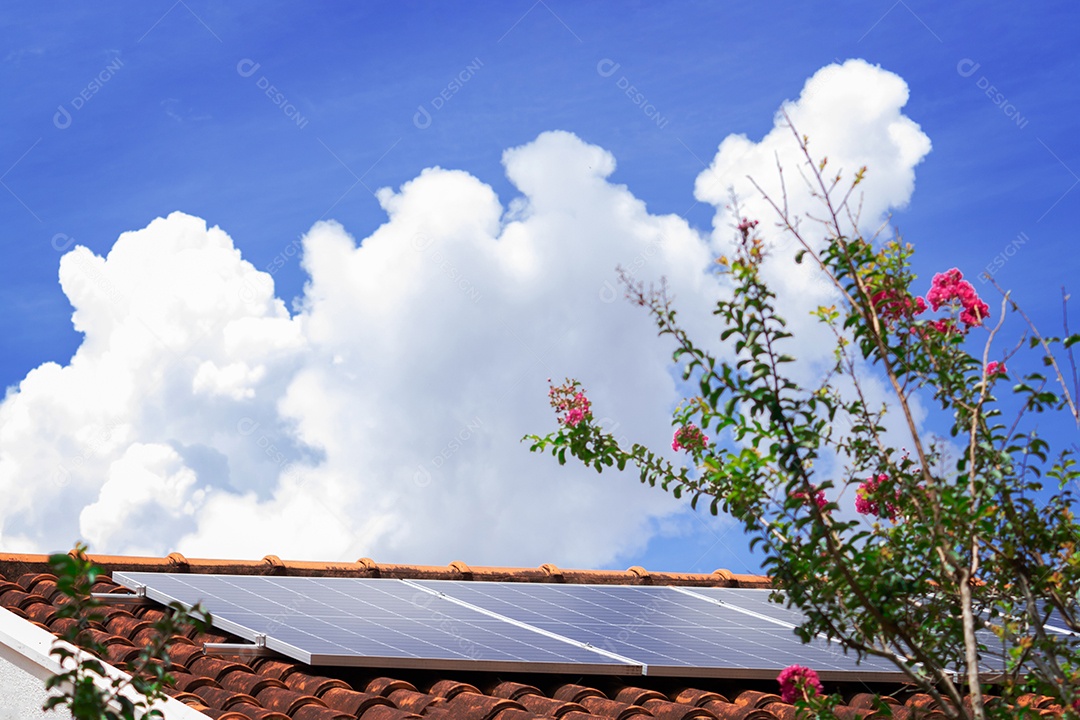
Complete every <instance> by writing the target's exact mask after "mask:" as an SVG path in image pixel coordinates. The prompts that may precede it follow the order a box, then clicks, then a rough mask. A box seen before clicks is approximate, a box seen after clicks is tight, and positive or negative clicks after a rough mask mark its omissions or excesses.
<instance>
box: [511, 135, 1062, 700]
mask: <svg viewBox="0 0 1080 720" xmlns="http://www.w3.org/2000/svg"><path fill="white" fill-rule="evenodd" d="M795 137H796V140H797V142H798V143H799V145H800V147H801V149H802V153H803V157H804V158H805V160H806V166H807V172H806V173H805V175H804V177H806V178H808V182H809V183H810V187H811V192H812V194H813V195H814V196H815V197H816V198H817V199H818V200H819V201H820V202H821V204H822V206H823V207H824V210H825V212H824V217H825V218H826V219H825V220H824V221H821V222H820V225H818V227H821V228H822V229H823V231H824V232H823V234H824V238H823V239H822V240H821V241H818V240H815V239H813V238H809V237H807V236H806V234H805V232H804V229H803V228H804V227H806V226H807V225H813V223H812V222H811V223H805V222H804V223H801V224H800V222H799V218H793V217H790V216H789V214H788V212H787V203H786V197H785V198H784V199H782V200H780V201H779V202H777V201H774V199H772V198H768V197H767V196H766V199H767V200H768V202H769V203H770V205H771V206H772V207H773V209H774V210H775V211H776V213H777V215H778V218H779V225H780V227H781V228H782V229H783V231H784V232H785V233H787V234H789V236H790V237H792V238H794V240H795V241H796V242H797V243H798V247H799V250H798V253H797V255H796V257H795V262H797V263H809V264H811V266H812V267H813V268H815V269H816V271H818V272H820V273H822V276H823V277H824V278H825V280H826V281H827V282H828V283H830V284H831V285H832V287H833V288H834V289H835V297H836V298H837V303H836V304H835V305H832V306H829V307H819V308H818V309H817V310H816V311H815V313H814V315H815V316H816V318H817V320H818V321H820V322H821V323H823V324H824V325H825V326H827V327H828V328H829V329H830V330H831V335H832V337H833V338H834V341H835V347H834V355H833V358H834V362H833V363H832V365H831V367H829V368H828V370H827V372H826V373H825V374H824V377H822V378H821V380H820V382H818V383H816V384H813V385H810V386H807V385H804V384H800V383H798V382H796V381H795V380H794V379H793V373H792V372H790V363H792V362H794V360H795V358H793V357H792V356H791V355H790V354H789V353H790V352H792V351H793V350H792V347H793V344H794V343H793V342H792V337H791V334H790V333H789V332H788V331H787V329H786V323H785V320H784V319H783V318H782V317H780V316H779V315H778V314H777V312H776V294H775V292H774V291H773V289H772V288H770V286H769V284H768V282H767V281H766V280H765V278H764V273H763V272H762V271H763V268H764V267H765V265H766V263H767V262H772V261H773V260H772V259H769V258H767V255H768V253H767V252H766V245H765V243H764V241H763V240H762V238H761V237H760V236H759V235H758V232H757V225H758V223H757V222H756V221H753V220H746V219H744V220H743V221H742V222H741V223H740V224H739V226H738V228H737V233H738V235H737V239H738V249H737V251H736V253H735V256H734V257H732V258H730V259H728V258H724V257H722V258H720V259H719V260H718V262H719V264H720V266H721V271H722V274H723V275H724V276H725V277H726V278H727V279H728V281H729V282H728V286H729V289H730V293H729V294H728V295H727V296H726V297H725V298H724V299H722V300H720V301H719V302H718V303H717V305H716V307H715V308H714V310H713V314H714V315H715V316H716V317H717V319H718V320H719V322H720V326H721V332H720V338H721V340H722V341H724V342H726V343H728V344H729V348H730V350H731V351H732V356H733V357H734V358H735V359H734V360H730V361H729V360H722V359H718V358H717V357H715V356H714V355H713V354H711V353H710V352H708V351H707V350H705V349H703V347H702V346H701V345H699V344H697V343H696V342H695V341H694V340H692V339H691V338H690V337H689V336H688V335H687V333H686V332H685V331H684V330H683V328H682V327H680V325H679V323H678V321H677V317H676V311H675V309H674V308H673V306H672V303H671V301H670V299H669V298H668V297H667V295H666V292H665V290H664V288H663V286H661V288H660V289H659V290H655V289H653V288H651V287H650V288H649V289H648V290H646V289H645V287H644V286H643V285H642V284H641V283H637V282H634V281H633V279H632V278H630V277H629V276H627V275H625V274H624V275H623V278H622V279H623V281H624V284H625V285H626V288H627V295H628V297H629V298H630V299H631V300H632V301H633V302H635V303H636V304H638V305H640V306H642V307H644V308H646V309H647V310H648V311H649V312H650V314H651V315H652V317H653V318H654V320H655V321H656V324H657V326H658V328H659V332H660V335H661V336H667V337H670V338H671V339H672V340H673V341H674V344H675V351H674V360H675V361H676V362H677V363H680V364H681V365H683V366H684V367H685V372H684V376H683V377H684V380H685V381H687V383H689V384H690V387H695V388H696V391H697V393H698V394H697V395H696V396H694V397H691V398H689V399H687V400H686V401H685V402H684V403H683V404H682V405H681V406H680V407H679V408H677V410H676V411H675V412H674V414H673V425H674V427H675V428H676V429H675V435H674V438H673V441H672V448H673V449H674V450H676V451H683V452H684V453H686V457H687V459H688V462H687V463H686V465H675V464H672V463H671V462H669V461H668V460H666V459H665V458H664V457H661V456H660V455H658V454H656V453H654V452H652V451H651V450H649V449H648V448H646V447H644V446H643V445H639V444H634V445H632V446H630V447H623V446H621V445H620V444H619V441H617V440H616V439H615V438H614V437H612V435H611V434H610V433H608V432H606V431H605V430H604V429H603V428H602V427H601V426H600V424H599V423H597V422H596V421H595V420H594V417H593V414H592V406H591V403H590V401H589V399H588V397H587V394H586V392H585V390H584V389H583V388H582V387H581V386H580V384H579V383H578V382H577V381H574V380H567V381H566V383H565V384H563V385H561V386H559V387H553V388H552V391H551V404H552V406H553V408H554V409H555V411H556V414H557V415H558V420H559V428H558V430H557V431H556V432H553V433H551V434H549V435H547V436H544V437H539V436H529V437H528V438H527V439H529V440H531V441H532V443H533V444H532V449H533V450H534V451H550V452H551V453H552V454H553V455H554V456H555V457H556V458H558V460H559V462H560V463H565V462H566V460H567V455H570V456H571V457H574V458H577V459H578V460H580V461H581V462H583V463H584V464H585V465H587V466H590V467H593V468H595V469H596V470H597V471H602V470H603V469H604V468H610V467H615V468H618V469H620V470H622V469H624V468H625V467H626V466H627V465H631V466H635V467H636V468H637V469H638V471H639V474H640V478H641V481H642V482H645V483H648V484H650V485H653V486H656V485H659V486H660V487H661V488H663V489H665V490H668V491H670V492H672V493H674V494H675V495H676V496H677V497H678V496H682V495H689V496H690V498H691V503H692V504H693V505H694V506H696V505H697V504H698V503H699V502H702V501H704V502H707V503H708V504H709V508H710V510H711V511H712V512H713V513H714V514H715V513H717V512H719V511H723V512H726V513H729V514H730V515H731V516H733V517H734V518H736V519H737V520H739V521H740V522H741V523H742V524H743V526H744V528H745V530H746V532H747V533H748V534H749V536H750V538H751V545H752V546H753V547H758V548H760V549H761V550H762V551H763V553H764V556H765V567H766V569H767V571H768V572H769V573H770V575H771V576H772V578H773V579H774V582H775V584H776V588H777V590H776V594H775V598H774V599H776V600H778V601H782V602H785V603H787V604H789V605H791V606H794V607H796V608H798V609H799V610H801V611H802V612H803V613H805V615H806V618H807V620H806V622H805V623H804V624H803V625H802V626H801V627H800V628H798V634H799V636H800V637H801V638H802V639H803V641H804V642H809V641H810V640H811V639H812V638H814V637H815V636H824V637H827V638H829V639H830V640H833V641H836V642H839V643H841V644H842V645H843V646H844V648H845V649H846V650H850V651H853V652H855V653H857V654H858V655H859V656H860V657H864V656H877V657H881V658H886V659H887V660H890V661H892V662H893V663H894V664H895V665H896V666H897V667H898V668H899V669H900V671H901V672H903V673H904V674H905V675H906V676H907V677H908V678H909V680H910V681H911V682H912V683H913V684H914V685H915V686H917V687H919V688H920V689H921V690H922V691H925V692H927V693H929V694H931V695H932V696H933V697H934V698H935V699H936V700H937V701H938V703H939V705H940V706H941V707H942V709H943V710H944V712H946V714H947V715H948V716H949V717H962V716H965V713H966V712H970V713H971V714H972V715H973V716H975V717H977V718H983V717H990V716H999V717H1016V716H1017V714H1018V713H1022V712H1024V711H1025V710H1024V709H1023V708H1021V707H1017V706H1016V704H1015V703H1016V700H1017V698H1019V697H1020V696H1021V695H1022V694H1023V693H1026V692H1038V693H1044V694H1047V695H1050V696H1052V697H1054V698H1056V699H1057V700H1058V701H1059V702H1060V704H1061V707H1062V708H1063V711H1064V712H1066V713H1072V714H1073V716H1076V715H1077V714H1078V713H1077V710H1080V675H1078V674H1080V639H1078V636H1077V635H1071V634H1068V633H1063V632H1057V631H1056V629H1055V628H1056V625H1055V623H1057V624H1063V625H1065V626H1066V628H1065V629H1069V630H1072V631H1073V632H1074V633H1075V632H1080V610H1078V602H1080V552H1078V538H1080V526H1078V524H1077V522H1076V518H1075V516H1074V508H1075V507H1076V497H1075V494H1074V487H1076V486H1077V481H1078V478H1080V472H1078V471H1077V469H1076V460H1075V458H1074V457H1073V451H1072V449H1064V450H1061V451H1059V452H1056V453H1052V452H1051V448H1050V446H1049V444H1048V441H1047V440H1046V439H1044V437H1043V436H1042V435H1041V434H1040V431H1039V422H1040V420H1041V421H1042V422H1043V423H1046V424H1050V423H1060V422H1061V421H1062V419H1063V418H1064V417H1066V416H1067V417H1068V418H1069V420H1068V422H1069V423H1070V424H1072V423H1075V422H1077V421H1078V420H1080V416H1078V414H1077V407H1076V404H1075V395H1076V380H1075V378H1076V376H1077V373H1076V367H1075V364H1074V362H1073V355H1072V352H1073V350H1072V346H1073V345H1074V344H1076V343H1077V342H1080V335H1078V334H1069V331H1068V328H1067V324H1066V330H1065V335H1066V336H1065V337H1061V338H1057V337H1045V336H1043V335H1041V334H1040V333H1039V332H1038V330H1037V329H1036V328H1035V327H1034V326H1033V325H1032V324H1031V323H1030V322H1028V321H1027V317H1026V316H1025V315H1024V314H1023V312H1022V311H1021V310H1020V308H1019V307H1018V306H1017V305H1016V304H1015V303H1014V302H1013V300H1012V299H1011V297H1010V296H1009V295H1008V293H1004V292H1002V298H1001V303H1000V311H998V312H997V313H992V312H991V310H990V307H989V305H988V304H987V303H986V302H985V301H984V300H983V299H982V298H980V297H979V296H978V294H977V293H976V292H975V289H974V287H973V286H972V285H971V284H970V283H969V282H968V281H966V280H965V279H964V278H963V275H962V274H961V273H960V271H959V270H956V269H952V270H949V271H947V272H944V273H939V274H938V275H937V276H935V278H934V280H933V282H932V283H931V284H930V285H929V287H927V286H926V285H925V284H924V283H920V282H919V281H918V279H917V278H916V277H915V275H914V274H913V273H912V270H911V257H912V253H913V250H912V248H911V246H909V245H905V244H901V243H899V242H889V243H886V244H885V245H884V246H883V247H882V248H880V249H879V248H876V247H875V245H874V242H873V240H874V239H873V238H870V239H866V238H864V237H862V236H861V235H860V234H859V232H858V229H857V228H858V224H859V223H858V218H857V215H856V213H854V212H853V211H852V209H851V208H850V206H849V203H848V201H849V198H850V197H851V195H852V191H853V189H854V188H855V187H856V186H857V185H858V184H859V182H860V181H861V180H862V178H863V174H864V173H865V168H864V169H863V170H861V171H860V172H859V173H858V174H857V175H856V177H855V179H854V181H853V182H852V183H851V184H850V186H847V187H841V178H840V175H836V176H835V178H826V177H825V175H824V171H825V166H826V162H825V161H821V162H820V163H815V162H814V161H813V160H812V158H811V155H810V153H809V151H808V149H807V140H806V138H805V137H800V136H798V135H797V134H795ZM785 192H786V191H785ZM811 220H812V219H811ZM995 287H997V286H996V285H995ZM916 288H925V290H923V292H925V297H922V296H920V293H919V292H916ZM999 290H1000V288H999ZM1009 312H1012V313H1014V314H1016V315H1018V316H1019V317H1020V318H1022V319H1023V321H1024V322H1025V323H1026V326H1027V328H1028V330H1027V332H1026V334H1025V336H1024V337H1023V338H1021V339H1020V341H1019V342H1018V343H1017V344H1016V345H1013V346H1011V347H1010V348H1009V349H1007V350H1006V351H1001V350H998V349H997V347H998V345H999V343H997V342H996V340H997V336H998V334H999V332H1000V331H1001V328H1002V326H1003V321H1004V318H1005V315H1006V314H1007V313H1009ZM994 314H997V315H998V317H997V319H996V321H994V323H993V324H992V325H991V321H992V320H994V317H993V316H994ZM1021 352H1027V353H1031V354H1034V355H1036V356H1037V359H1038V360H1040V361H1041V363H1042V364H1043V366H1044V367H1045V368H1046V372H1045V373H1044V372H1029V373H1026V374H1024V375H1021V376H1017V377H1015V378H1013V377H1011V373H1010V372H1009V371H1008V370H1007V368H1006V361H1008V364H1010V365H1013V366H1016V365H1019V364H1020V363H1019V362H1018V361H1019V360H1021V359H1023V358H1021V357H1014V356H1016V355H1018V354H1019V353H1021ZM1061 356H1064V360H1061V359H1060V357H1061ZM992 357H993V358H994V359H993V360H991V358H992ZM1067 378H1068V379H1067ZM875 383H883V384H884V386H885V387H886V388H887V390H888V395H889V397H888V399H887V401H885V402H881V401H878V402H874V401H872V400H871V399H870V398H871V397H872V396H873V391H874V384H875ZM1010 385H1011V387H1010ZM1070 386H1071V388H1070ZM1070 389H1071V391H1072V392H1071V393H1070ZM1009 393H1011V395H1012V397H1011V398H1008V400H1009V401H1010V402H1011V404H1012V406H1016V407H1018V408H1019V410H1018V411H1017V412H1016V413H1015V416H1014V417H1011V418H1010V419H1009V420H1008V421H1006V420H1005V419H1004V405H1005V404H1006V403H1003V402H1001V401H999V399H998V396H999V394H1000V395H1002V397H1003V398H1004V397H1005V395H1006V394H1009ZM916 397H918V398H919V399H920V400H921V401H922V402H925V403H927V404H932V405H933V406H935V407H936V409H937V414H938V415H939V416H940V417H942V418H944V419H945V420H946V421H947V422H948V423H949V425H950V437H949V438H942V437H935V436H933V435H931V434H929V433H927V432H925V431H924V430H922V428H921V425H920V421H919V418H918V414H917V412H916V410H915V409H914V404H915V402H916ZM895 418H899V419H900V421H901V424H902V425H903V426H904V427H906V429H907V438H906V439H905V441H904V444H905V446H906V447H896V446H895V444H893V443H892V442H891V441H890V438H891V437H893V436H892V435H890V434H889V433H887V432H886V423H887V421H891V420H893V419H895ZM710 435H711V436H712V437H713V438H715V441H710V439H709V436H710ZM1052 612H1056V613H1057V615H1056V616H1055V617H1054V618H1052V617H1051V613H1052ZM802 670H807V669H805V668H803V669H802ZM785 672H787V671H785ZM800 672H801V671H800ZM811 672H812V671H811ZM808 677H809V676H807V675H806V674H805V673H804V674H798V673H796V674H795V675H792V677H789V678H787V683H788V685H789V686H791V687H793V688H796V689H797V691H798V692H797V693H796V691H795V690H792V692H793V693H795V695H793V697H794V696H798V697H799V698H800V704H801V706H802V707H803V708H804V709H806V710H808V711H812V712H813V713H814V714H816V715H817V716H820V717H830V716H831V713H830V711H829V703H828V702H825V701H824V700H825V698H824V697H823V696H822V695H821V694H820V692H821V691H820V685H815V683H814V682H810V681H809V680H808V679H807V678H808ZM813 680H815V681H816V675H814V676H813ZM988 683H992V686H993V688H994V691H995V692H998V693H1000V698H998V699H994V698H992V697H991V696H990V695H989V693H988V692H987V688H988ZM965 704H967V707H968V708H969V710H967V711H965V709H964V708H965ZM1021 704H1022V703H1021ZM1031 712H1032V713H1033V716H1035V715H1034V710H1031Z"/></svg>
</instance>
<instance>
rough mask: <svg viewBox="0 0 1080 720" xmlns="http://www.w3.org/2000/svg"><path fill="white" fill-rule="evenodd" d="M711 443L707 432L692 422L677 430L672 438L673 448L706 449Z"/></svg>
mask: <svg viewBox="0 0 1080 720" xmlns="http://www.w3.org/2000/svg"><path fill="white" fill-rule="evenodd" d="M708 444H709V438H708V436H707V435H705V433H703V432H701V429H700V428H699V427H698V426H697V425H694V424H693V423H690V424H689V425H684V426H682V427H681V428H679V429H678V430H676V431H675V436H674V437H673V438H672V439H671V449H672V450H676V451H677V450H688V451H693V450H704V449H705V448H706V447H707V446H708Z"/></svg>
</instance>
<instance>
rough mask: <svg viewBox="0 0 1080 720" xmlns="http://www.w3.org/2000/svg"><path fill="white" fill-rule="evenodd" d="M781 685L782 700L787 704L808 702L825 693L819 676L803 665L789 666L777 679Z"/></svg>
mask: <svg viewBox="0 0 1080 720" xmlns="http://www.w3.org/2000/svg"><path fill="white" fill-rule="evenodd" d="M776 682H778V683H780V699H781V700H783V701H784V702H786V703H793V702H795V701H796V700H808V699H809V698H812V697H815V696H817V695H820V694H821V693H822V692H824V688H823V687H822V686H821V680H820V679H818V674H817V673H816V672H814V671H813V670H811V669H810V668H808V667H803V666H802V665H788V666H787V667H786V668H784V669H783V670H781V671H780V674H779V675H778V676H777V678H776Z"/></svg>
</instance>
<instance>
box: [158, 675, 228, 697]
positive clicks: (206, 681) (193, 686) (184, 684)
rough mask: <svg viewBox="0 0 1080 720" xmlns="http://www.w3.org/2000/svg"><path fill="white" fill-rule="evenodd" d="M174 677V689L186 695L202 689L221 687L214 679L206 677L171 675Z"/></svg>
mask: <svg viewBox="0 0 1080 720" xmlns="http://www.w3.org/2000/svg"><path fill="white" fill-rule="evenodd" d="M170 674H171V675H172V676H173V687H175V688H176V689H177V690H180V691H182V692H186V693H192V692H195V691H196V690H198V689H199V688H201V687H208V686H209V687H221V686H220V685H218V684H217V682H216V681H215V680H214V679H213V678H208V677H206V676H205V675H192V674H191V673H186V672H176V671H173V672H172V673H170Z"/></svg>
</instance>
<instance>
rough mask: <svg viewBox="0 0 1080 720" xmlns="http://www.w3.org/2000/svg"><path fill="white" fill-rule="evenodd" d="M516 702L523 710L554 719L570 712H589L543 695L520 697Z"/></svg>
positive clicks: (570, 703) (576, 705) (578, 706)
mask: <svg viewBox="0 0 1080 720" xmlns="http://www.w3.org/2000/svg"><path fill="white" fill-rule="evenodd" d="M517 701H518V702H519V703H521V704H522V705H524V706H525V709H526V710H528V711H529V712H534V713H536V714H537V715H547V716H550V717H554V718H561V717H562V716H563V715H566V714H567V713H572V712H582V713H587V712H589V711H588V710H586V709H585V708H584V707H583V706H581V705H579V704H577V703H575V702H567V701H565V700H556V699H555V698H549V697H546V696H544V695H522V696H520V697H518V698H517Z"/></svg>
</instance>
